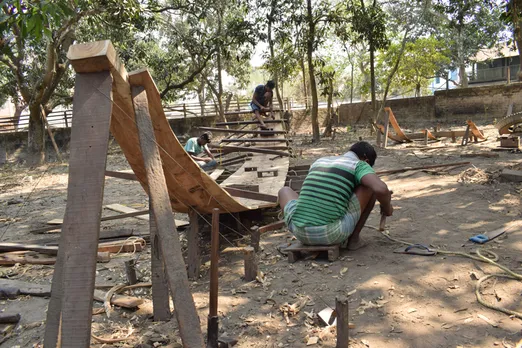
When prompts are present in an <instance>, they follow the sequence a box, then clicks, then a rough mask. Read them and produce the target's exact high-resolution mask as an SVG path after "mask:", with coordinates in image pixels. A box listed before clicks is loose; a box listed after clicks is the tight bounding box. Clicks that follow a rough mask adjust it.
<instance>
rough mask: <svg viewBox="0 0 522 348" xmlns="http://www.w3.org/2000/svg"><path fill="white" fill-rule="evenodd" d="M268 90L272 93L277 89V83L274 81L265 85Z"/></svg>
mask: <svg viewBox="0 0 522 348" xmlns="http://www.w3.org/2000/svg"><path fill="white" fill-rule="evenodd" d="M265 87H266V88H268V89H269V90H270V92H271V91H272V90H273V89H274V88H275V82H274V81H272V80H269V81H268V82H267V83H266V85H265Z"/></svg>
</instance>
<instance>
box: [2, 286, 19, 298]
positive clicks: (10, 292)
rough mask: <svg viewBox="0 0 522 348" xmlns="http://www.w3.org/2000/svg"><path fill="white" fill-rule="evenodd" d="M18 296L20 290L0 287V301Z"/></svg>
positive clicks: (11, 287)
mask: <svg viewBox="0 0 522 348" xmlns="http://www.w3.org/2000/svg"><path fill="white" fill-rule="evenodd" d="M18 295H20V289H19V288H17V287H13V286H0V300H5V299H10V300H12V299H15V298H17V297H18Z"/></svg>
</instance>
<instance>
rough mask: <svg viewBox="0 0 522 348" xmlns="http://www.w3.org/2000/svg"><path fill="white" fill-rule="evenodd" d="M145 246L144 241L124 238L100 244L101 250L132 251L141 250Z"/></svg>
mask: <svg viewBox="0 0 522 348" xmlns="http://www.w3.org/2000/svg"><path fill="white" fill-rule="evenodd" d="M144 247H145V245H144V243H143V241H135V240H123V241H115V242H104V243H100V244H98V251H99V252H110V253H132V252H140V251H142V250H143V248H144Z"/></svg>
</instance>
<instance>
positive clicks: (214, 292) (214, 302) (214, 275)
mask: <svg viewBox="0 0 522 348" xmlns="http://www.w3.org/2000/svg"><path fill="white" fill-rule="evenodd" d="M210 243H211V246H210V294H209V295H210V298H209V305H208V307H209V313H208V327H207V338H208V341H207V348H217V347H218V334H219V332H218V331H219V330H218V329H219V322H218V315H217V309H218V291H219V289H218V277H219V274H218V264H219V209H217V208H214V209H212V235H211V242H210Z"/></svg>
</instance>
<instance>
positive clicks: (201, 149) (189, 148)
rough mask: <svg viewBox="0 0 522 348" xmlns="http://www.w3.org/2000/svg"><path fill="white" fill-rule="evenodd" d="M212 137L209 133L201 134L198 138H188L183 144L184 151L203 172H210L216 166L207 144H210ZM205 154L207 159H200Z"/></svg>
mask: <svg viewBox="0 0 522 348" xmlns="http://www.w3.org/2000/svg"><path fill="white" fill-rule="evenodd" d="M211 139H212V135H211V134H210V133H209V132H206V133H203V134H201V135H200V136H199V137H194V138H190V139H189V140H188V141H187V143H186V144H185V151H186V152H187V153H188V154H189V155H190V156H191V157H192V159H194V161H196V163H197V164H199V166H200V167H201V169H203V170H210V169H213V168H215V167H216V166H217V162H216V160H215V159H214V156H213V155H212V153H211V152H210V151H209V149H208V147H207V144H208V143H210V140H211ZM202 153H206V154H207V156H208V157H201V154H202Z"/></svg>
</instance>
